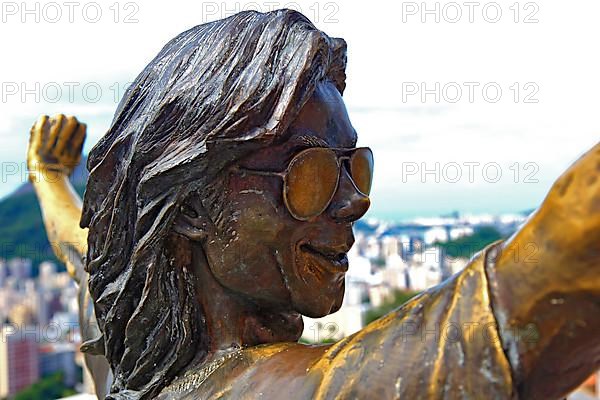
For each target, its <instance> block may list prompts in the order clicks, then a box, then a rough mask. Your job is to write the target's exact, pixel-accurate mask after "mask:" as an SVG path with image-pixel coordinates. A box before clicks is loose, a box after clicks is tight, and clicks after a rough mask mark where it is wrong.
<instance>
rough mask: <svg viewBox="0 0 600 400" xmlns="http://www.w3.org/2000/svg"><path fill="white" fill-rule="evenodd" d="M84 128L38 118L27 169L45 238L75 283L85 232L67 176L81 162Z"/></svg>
mask: <svg viewBox="0 0 600 400" xmlns="http://www.w3.org/2000/svg"><path fill="white" fill-rule="evenodd" d="M85 134H86V125H85V124H82V123H79V122H78V121H77V119H76V118H75V117H65V116H64V115H57V116H55V117H52V118H49V117H48V116H46V115H44V116H41V117H40V118H39V119H38V120H37V122H36V123H35V124H34V125H33V127H32V128H31V136H30V139H29V149H28V151H27V167H28V169H29V171H30V172H29V180H30V181H31V183H32V184H33V187H34V189H35V192H36V194H37V197H38V201H39V202H40V208H41V210H42V216H43V219H44V224H45V226H46V232H47V234H48V239H49V241H50V243H51V245H52V249H53V251H54V253H55V254H56V256H57V257H58V258H59V259H60V260H61V261H62V262H64V263H65V265H66V266H67V270H68V271H69V274H70V275H71V277H73V279H75V280H76V281H77V282H79V281H80V279H81V274H82V273H83V265H82V260H83V256H84V255H85V253H86V250H87V229H81V228H80V227H79V219H80V216H81V198H80V197H79V196H78V195H77V193H76V192H75V190H74V189H73V186H72V185H71V183H70V182H69V175H70V174H71V172H73V169H74V168H75V167H76V166H77V165H78V164H79V162H80V160H81V149H82V147H83V142H84V140H85Z"/></svg>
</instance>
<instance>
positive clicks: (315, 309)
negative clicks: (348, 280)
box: [292, 283, 345, 318]
mask: <svg viewBox="0 0 600 400" xmlns="http://www.w3.org/2000/svg"><path fill="white" fill-rule="evenodd" d="M344 287H345V285H344V284H343V283H342V285H341V287H339V289H338V290H337V291H336V292H335V293H329V294H327V295H326V294H325V292H329V291H330V290H331V289H330V288H329V287H327V288H325V289H323V291H322V292H321V293H314V291H312V292H313V293H307V292H305V295H304V296H301V297H300V296H298V297H299V298H293V297H295V296H292V302H293V307H294V309H295V310H296V311H297V312H299V313H300V314H302V315H305V316H307V317H310V318H321V317H324V316H326V315H329V314H332V313H334V312H336V311H338V310H339V309H340V307H341V306H342V303H343V301H344ZM306 294H312V296H307V295H306ZM309 297H310V298H309Z"/></svg>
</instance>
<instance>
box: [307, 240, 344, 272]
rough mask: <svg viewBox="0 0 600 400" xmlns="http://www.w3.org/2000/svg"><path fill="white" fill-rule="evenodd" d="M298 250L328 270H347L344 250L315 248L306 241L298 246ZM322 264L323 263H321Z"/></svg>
mask: <svg viewBox="0 0 600 400" xmlns="http://www.w3.org/2000/svg"><path fill="white" fill-rule="evenodd" d="M300 250H302V251H303V252H305V253H308V254H310V255H311V256H312V257H314V258H316V259H317V260H318V261H320V262H319V264H321V265H322V266H324V267H325V268H326V269H327V270H329V271H330V272H338V273H339V272H346V271H348V256H347V255H346V253H344V252H335V251H332V250H328V249H324V248H316V247H313V246H311V245H310V244H308V243H304V244H302V245H301V246H300ZM323 264H324V265H323Z"/></svg>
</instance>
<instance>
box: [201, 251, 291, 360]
mask: <svg viewBox="0 0 600 400" xmlns="http://www.w3.org/2000/svg"><path fill="white" fill-rule="evenodd" d="M194 247H196V246H194ZM192 265H193V269H194V275H195V276H196V296H197V298H198V300H199V302H200V305H201V307H202V310H203V312H204V320H205V329H206V331H207V334H208V337H209V343H208V346H209V348H208V357H207V358H206V359H205V360H204V361H209V360H210V359H212V358H214V357H215V356H218V355H219V354H221V353H223V352H224V351H227V350H231V349H235V348H242V347H250V346H256V345H259V344H265V343H277V342H295V341H297V340H298V338H299V337H300V335H301V334H302V329H303V324H302V318H301V316H300V314H298V313H296V312H294V311H291V310H281V309H276V308H265V307H260V306H258V305H257V304H255V303H254V302H253V301H251V300H249V299H248V298H246V297H243V296H241V295H239V294H236V293H234V292H232V291H231V290H229V289H227V288H225V287H224V286H223V285H221V284H220V283H219V282H218V281H217V280H216V278H215V277H214V275H213V274H212V272H211V270H210V266H209V265H208V261H207V259H206V256H205V255H204V252H203V250H202V249H201V248H199V246H198V248H195V249H194V250H193V251H192Z"/></svg>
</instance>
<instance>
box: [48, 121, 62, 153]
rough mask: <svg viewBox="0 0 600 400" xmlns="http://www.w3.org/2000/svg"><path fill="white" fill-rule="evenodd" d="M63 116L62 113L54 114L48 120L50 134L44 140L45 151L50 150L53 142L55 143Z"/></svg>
mask: <svg viewBox="0 0 600 400" xmlns="http://www.w3.org/2000/svg"><path fill="white" fill-rule="evenodd" d="M64 120H65V116H64V115H63V114H58V115H56V116H54V118H52V119H51V121H50V124H51V126H50V134H49V135H48V140H47V141H46V151H48V152H51V151H52V148H53V147H54V144H55V143H56V139H57V137H58V133H59V132H60V130H61V128H62V125H63V123H64Z"/></svg>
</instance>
